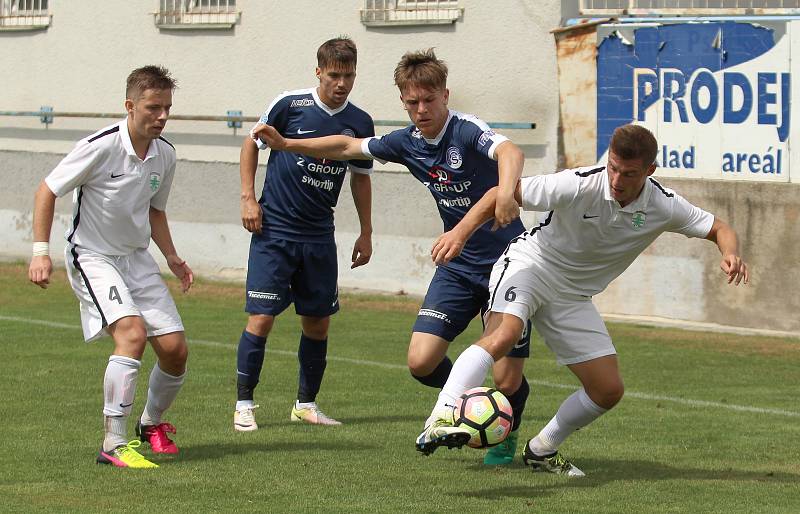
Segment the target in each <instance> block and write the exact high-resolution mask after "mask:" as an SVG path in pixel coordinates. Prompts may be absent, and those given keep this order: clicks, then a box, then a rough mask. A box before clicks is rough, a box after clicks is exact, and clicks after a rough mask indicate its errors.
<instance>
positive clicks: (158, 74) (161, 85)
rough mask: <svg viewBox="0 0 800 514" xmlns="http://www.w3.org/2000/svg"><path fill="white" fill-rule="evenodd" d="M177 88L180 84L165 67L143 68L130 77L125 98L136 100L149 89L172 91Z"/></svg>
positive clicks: (151, 66)
mask: <svg viewBox="0 0 800 514" xmlns="http://www.w3.org/2000/svg"><path fill="white" fill-rule="evenodd" d="M176 87H178V83H177V82H176V81H175V79H173V78H172V77H171V76H170V74H169V70H168V69H166V68H164V67H163V66H153V65H150V66H142V67H141V68H136V69H135V70H133V71H132V72H131V74H130V75H128V82H127V87H126V88H125V97H126V98H130V99H131V100H135V99H137V98H139V96H141V94H142V93H144V92H145V91H147V90H148V89H169V90H170V91H172V90H174V89H175V88H176Z"/></svg>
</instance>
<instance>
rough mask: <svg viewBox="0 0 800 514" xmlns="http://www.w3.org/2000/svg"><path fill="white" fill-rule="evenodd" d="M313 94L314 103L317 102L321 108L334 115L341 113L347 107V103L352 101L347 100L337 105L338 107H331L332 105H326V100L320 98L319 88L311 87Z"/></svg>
mask: <svg viewBox="0 0 800 514" xmlns="http://www.w3.org/2000/svg"><path fill="white" fill-rule="evenodd" d="M311 96H312V97H314V103H316V104H317V106H318V107H319V108H320V109H322V110H323V111H325V112H326V113H328V115H329V116H333V115H334V114H339V113H340V112H342V111H343V110H344V108H345V107H347V104H348V103H350V100H345V101H344V103H343V104H342V105H340V106H339V107H337V108H336V109H331V108H330V107H328V106H327V105H325V102H323V101H322V100H320V98H319V95H318V94H317V88H315V87H312V88H311Z"/></svg>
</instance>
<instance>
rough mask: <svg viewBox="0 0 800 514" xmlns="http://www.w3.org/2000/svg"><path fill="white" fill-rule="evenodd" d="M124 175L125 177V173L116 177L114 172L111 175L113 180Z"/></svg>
mask: <svg viewBox="0 0 800 514" xmlns="http://www.w3.org/2000/svg"><path fill="white" fill-rule="evenodd" d="M124 175H125V174H124V173H120V174H119V175H114V173H113V172H112V173H111V178H120V177H122V176H124Z"/></svg>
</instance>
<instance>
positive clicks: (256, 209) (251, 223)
mask: <svg viewBox="0 0 800 514" xmlns="http://www.w3.org/2000/svg"><path fill="white" fill-rule="evenodd" d="M241 210H242V226H243V227H244V228H245V229H246V230H247V231H248V232H255V233H257V234H260V233H261V216H262V214H261V206H260V205H258V202H256V201H255V199H253V198H248V199H246V200H245V199H242V202H241Z"/></svg>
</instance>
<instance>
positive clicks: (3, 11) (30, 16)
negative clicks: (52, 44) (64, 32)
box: [0, 0, 50, 30]
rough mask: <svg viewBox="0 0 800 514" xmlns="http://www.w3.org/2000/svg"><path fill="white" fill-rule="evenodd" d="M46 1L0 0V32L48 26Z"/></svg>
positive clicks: (48, 15) (48, 14) (48, 17)
mask: <svg viewBox="0 0 800 514" xmlns="http://www.w3.org/2000/svg"><path fill="white" fill-rule="evenodd" d="M47 4H48V0H0V30H36V29H43V28H45V27H48V26H49V25H50V13H49V11H48V5H47Z"/></svg>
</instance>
